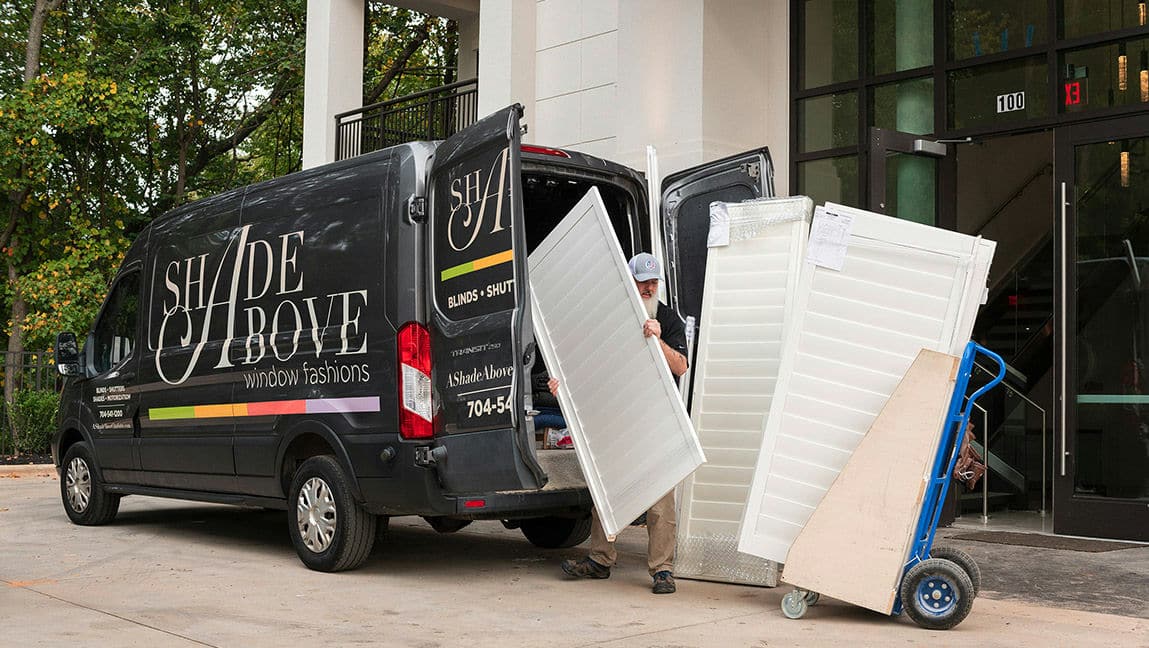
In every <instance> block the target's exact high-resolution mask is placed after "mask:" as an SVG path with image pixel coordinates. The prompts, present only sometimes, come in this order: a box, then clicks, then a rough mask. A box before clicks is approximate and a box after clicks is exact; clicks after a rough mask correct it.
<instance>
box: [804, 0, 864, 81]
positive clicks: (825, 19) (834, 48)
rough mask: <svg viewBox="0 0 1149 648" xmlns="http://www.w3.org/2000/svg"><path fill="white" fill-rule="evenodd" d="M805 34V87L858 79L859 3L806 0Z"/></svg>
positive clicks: (851, 0) (846, 0)
mask: <svg viewBox="0 0 1149 648" xmlns="http://www.w3.org/2000/svg"><path fill="white" fill-rule="evenodd" d="M804 10H805V29H804V30H803V34H802V54H801V57H802V58H801V63H802V65H801V69H802V87H803V88H817V87H819V86H824V85H830V84H833V83H841V82H843V81H853V80H854V79H857V78H858V3H857V2H855V0H806V2H805V5H804Z"/></svg>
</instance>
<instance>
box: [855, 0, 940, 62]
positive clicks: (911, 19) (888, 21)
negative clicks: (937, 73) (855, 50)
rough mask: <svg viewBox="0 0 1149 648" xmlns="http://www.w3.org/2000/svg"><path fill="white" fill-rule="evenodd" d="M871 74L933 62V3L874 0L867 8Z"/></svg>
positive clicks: (904, 0)
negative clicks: (868, 14)
mask: <svg viewBox="0 0 1149 648" xmlns="http://www.w3.org/2000/svg"><path fill="white" fill-rule="evenodd" d="M870 52H871V56H872V59H871V61H870V73H871V74H887V73H889V72H901V71H902V70H912V69H914V68H919V67H925V66H927V65H933V62H934V4H933V3H932V2H907V1H906V0H877V1H876V2H874V3H873V8H872V9H871V10H870Z"/></svg>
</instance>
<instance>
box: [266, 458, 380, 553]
mask: <svg viewBox="0 0 1149 648" xmlns="http://www.w3.org/2000/svg"><path fill="white" fill-rule="evenodd" d="M288 497H289V499H288V503H289V504H290V505H291V508H290V509H289V512H288V515H287V529H288V533H289V534H290V535H291V543H292V544H293V545H295V552H296V553H297V554H299V559H300V560H301V561H303V564H304V565H307V567H308V568H310V569H314V570H316V571H322V572H337V571H344V570H347V569H355V568H356V567H359V566H360V565H362V564H363V563H364V561H366V560H367V557H368V556H370V555H371V547H372V546H373V545H374V544H375V528H376V517H375V516H374V515H372V514H370V513H368V512H367V511H365V510H364V509H363V507H362V506H360V505H359V503H358V502H356V501H355V497H354V496H353V495H352V494H351V486H350V483H349V480H348V479H347V475H346V473H344V471H343V468H342V467H340V465H339V462H338V461H336V460H335V457H332V456H330V455H323V456H319V457H312V458H310V459H308V460H307V461H305V462H303V465H301V466H300V467H299V470H296V471H295V476H294V477H293V478H292V479H291V490H290V492H289V495H288Z"/></svg>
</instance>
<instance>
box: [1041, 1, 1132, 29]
mask: <svg viewBox="0 0 1149 648" xmlns="http://www.w3.org/2000/svg"><path fill="white" fill-rule="evenodd" d="M1145 14H1146V6H1145V3H1144V2H1137V1H1136V0H1062V10H1061V33H1062V34H1064V36H1065V38H1076V37H1078V36H1088V35H1090V34H1097V33H1100V32H1107V31H1113V30H1116V29H1124V28H1126V27H1138V26H1141V25H1144V24H1145V22H1146V15H1145Z"/></svg>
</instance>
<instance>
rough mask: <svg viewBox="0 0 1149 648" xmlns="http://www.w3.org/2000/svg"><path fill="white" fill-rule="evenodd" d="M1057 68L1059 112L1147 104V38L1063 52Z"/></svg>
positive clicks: (1148, 76)
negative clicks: (1059, 74)
mask: <svg viewBox="0 0 1149 648" xmlns="http://www.w3.org/2000/svg"><path fill="white" fill-rule="evenodd" d="M1061 69H1062V71H1063V72H1062V74H1063V75H1064V76H1063V78H1062V79H1061V93H1060V96H1059V97H1058V105H1059V106H1060V107H1061V110H1062V111H1063V112H1082V111H1086V110H1098V109H1101V108H1109V107H1112V106H1128V105H1131V104H1141V103H1149V40H1146V39H1142V40H1136V41H1128V42H1124V43H1110V44H1109V45H1102V46H1100V47H1091V48H1089V49H1083V50H1077V51H1076V52H1066V53H1065V54H1064V55H1063V56H1062V66H1061Z"/></svg>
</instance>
